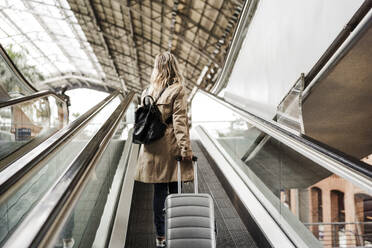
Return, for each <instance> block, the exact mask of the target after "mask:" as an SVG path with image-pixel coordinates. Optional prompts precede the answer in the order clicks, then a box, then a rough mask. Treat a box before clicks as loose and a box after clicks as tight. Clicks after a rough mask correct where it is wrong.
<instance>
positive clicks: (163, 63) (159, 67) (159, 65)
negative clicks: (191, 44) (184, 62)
mask: <svg viewBox="0 0 372 248" xmlns="http://www.w3.org/2000/svg"><path fill="white" fill-rule="evenodd" d="M178 68H179V66H178V62H177V59H176V57H175V56H174V55H173V54H171V53H170V52H163V53H160V54H158V55H157V56H156V57H155V63H154V69H153V71H152V75H151V86H152V88H153V92H155V93H158V92H160V91H161V90H162V89H163V88H165V87H166V86H169V85H171V84H174V83H177V82H178V83H183V77H182V75H181V72H180V71H179V69H178Z"/></svg>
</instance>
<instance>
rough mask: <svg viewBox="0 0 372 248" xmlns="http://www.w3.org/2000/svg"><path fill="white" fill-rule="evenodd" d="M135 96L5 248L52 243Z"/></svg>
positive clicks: (108, 122) (114, 115) (126, 100)
mask: <svg viewBox="0 0 372 248" xmlns="http://www.w3.org/2000/svg"><path fill="white" fill-rule="evenodd" d="M133 97H134V93H133V92H130V93H129V94H128V95H127V96H126V97H125V98H124V99H123V100H122V102H121V103H120V104H119V106H118V107H117V108H116V109H115V111H114V112H113V113H112V114H111V116H110V117H109V118H108V119H107V120H106V121H105V123H104V124H103V125H102V126H101V128H100V129H99V130H98V132H97V133H96V134H95V135H94V137H93V138H91V139H90V141H89V142H88V144H86V145H85V147H84V148H83V150H82V151H81V152H80V153H79V154H78V155H77V156H76V157H75V159H74V160H73V161H72V162H71V163H70V165H69V166H68V168H67V169H66V170H65V172H64V173H63V175H62V176H61V177H59V179H58V181H57V182H56V183H55V184H54V185H53V186H52V187H51V188H50V190H49V191H47V192H46V193H45V195H44V196H43V198H42V199H41V200H40V201H39V202H38V203H37V204H36V205H35V206H34V208H33V209H32V210H31V212H30V213H29V214H28V215H27V216H26V217H25V219H24V220H23V221H22V222H21V223H20V224H19V225H18V226H17V228H16V230H15V231H14V232H13V233H12V234H11V236H10V237H9V239H8V240H7V241H6V242H5V244H4V246H3V247H4V248H10V247H39V246H40V245H41V243H43V245H45V243H44V242H51V241H52V240H53V237H54V236H55V235H57V233H56V230H58V229H59V228H58V227H60V226H61V225H63V223H64V222H65V221H66V220H67V218H68V213H70V212H71V211H72V209H73V208H74V205H75V204H74V203H75V202H76V201H77V198H78V196H79V193H81V190H82V189H83V188H84V186H85V185H86V184H87V183H88V181H89V178H90V176H89V175H90V172H92V171H93V170H94V167H95V165H96V164H97V162H98V160H99V158H100V157H101V156H102V153H103V151H104V150H105V148H106V147H107V145H108V143H109V141H110V139H111V137H112V136H113V134H114V132H115V130H116V127H117V126H118V124H119V122H120V120H121V119H122V117H123V116H124V114H125V113H126V110H127V109H128V106H129V104H130V103H131V102H132V99H133ZM61 217H62V219H63V220H62V221H61V220H60V218H61Z"/></svg>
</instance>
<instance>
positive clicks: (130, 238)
mask: <svg viewBox="0 0 372 248" xmlns="http://www.w3.org/2000/svg"><path fill="white" fill-rule="evenodd" d="M192 147H193V151H194V155H196V156H198V158H199V160H198V166H199V170H198V172H199V192H202V193H208V194H210V195H212V197H213V199H214V204H215V217H216V222H217V230H218V234H217V247H219V248H220V247H221V248H222V247H223V248H238V247H239V248H243V247H244V248H245V247H257V245H256V244H255V243H254V241H253V238H252V236H251V235H250V234H249V232H248V231H247V229H246V228H245V226H244V224H243V223H242V221H241V219H240V218H239V215H238V213H237V212H236V211H235V209H234V207H233V205H232V204H231V202H230V200H229V198H228V196H227V194H226V192H225V191H224V189H223V187H222V185H221V183H220V182H219V181H218V179H217V177H216V175H215V174H214V171H213V170H212V168H211V167H210V165H209V164H208V161H207V159H206V157H205V156H204V154H203V153H202V151H201V150H200V148H199V146H198V144H197V143H196V142H193V143H192ZM192 189H193V185H191V184H190V185H185V186H184V191H186V192H192ZM152 194H153V191H152V185H151V184H143V183H138V182H136V184H135V186H134V194H133V199H132V206H131V214H130V218H129V228H128V233H127V242H126V244H125V247H127V248H129V247H130V248H147V247H155V227H154V224H153V214H152Z"/></svg>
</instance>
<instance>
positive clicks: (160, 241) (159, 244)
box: [156, 238, 165, 248]
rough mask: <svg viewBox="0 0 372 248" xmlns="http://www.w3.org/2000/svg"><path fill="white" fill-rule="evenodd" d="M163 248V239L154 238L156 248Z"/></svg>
mask: <svg viewBox="0 0 372 248" xmlns="http://www.w3.org/2000/svg"><path fill="white" fill-rule="evenodd" d="M158 247H165V238H156V248H158Z"/></svg>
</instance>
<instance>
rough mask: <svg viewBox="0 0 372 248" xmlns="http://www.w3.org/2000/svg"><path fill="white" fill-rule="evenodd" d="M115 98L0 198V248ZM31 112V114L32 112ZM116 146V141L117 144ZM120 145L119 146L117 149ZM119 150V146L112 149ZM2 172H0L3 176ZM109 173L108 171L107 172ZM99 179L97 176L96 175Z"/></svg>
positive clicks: (95, 128) (113, 105) (110, 108)
mask: <svg viewBox="0 0 372 248" xmlns="http://www.w3.org/2000/svg"><path fill="white" fill-rule="evenodd" d="M120 102H121V100H120V98H119V96H117V97H116V98H114V99H113V100H112V101H111V102H110V103H109V104H108V105H107V106H105V107H104V108H103V109H102V110H101V111H100V112H99V113H98V114H97V115H96V116H94V117H93V118H92V119H91V120H90V121H89V123H88V124H87V125H86V126H85V127H83V128H82V129H81V130H79V131H78V132H77V134H75V135H74V136H73V137H72V138H71V139H69V140H68V141H67V142H66V143H65V144H63V146H61V147H60V148H59V149H58V151H57V152H55V153H54V154H53V155H52V156H50V157H49V158H47V159H46V160H45V161H43V162H42V163H41V164H39V165H38V166H37V168H35V169H34V170H33V171H31V172H30V173H29V174H28V175H27V180H23V182H22V183H20V185H18V186H17V188H16V189H13V190H12V193H11V194H10V195H7V196H6V197H5V196H1V197H0V246H1V243H2V242H4V241H5V240H6V238H7V236H8V235H10V234H11V232H12V230H14V229H15V228H16V226H17V224H18V223H20V222H21V221H22V220H23V218H24V217H25V216H26V215H27V213H28V212H29V211H30V210H31V209H32V207H33V206H34V205H35V204H36V203H37V202H38V201H39V200H40V199H41V197H42V196H43V195H44V194H45V192H46V191H47V190H48V189H50V188H51V187H52V186H53V184H54V183H55V182H56V181H57V179H58V178H59V177H60V176H61V175H62V173H63V172H64V171H65V170H66V168H68V166H69V165H70V163H71V162H72V161H73V159H74V158H75V157H76V156H77V155H78V154H79V152H80V151H82V149H83V148H84V146H85V145H86V144H87V143H88V142H89V140H90V139H91V138H92V137H93V136H94V135H95V133H96V132H97V131H98V130H99V128H100V127H101V126H102V125H103V123H104V122H105V121H106V120H107V119H108V118H109V117H110V115H111V114H112V113H113V112H114V110H115V109H116V107H117V106H118V105H119V104H120ZM32 113H33V112H32ZM118 143H120V142H118ZM121 146H122V142H121V143H120V147H121ZM115 147H116V149H119V148H117V147H119V145H117V146H115ZM5 172H6V170H3V171H0V173H5ZM107 173H108V174H110V173H109V172H107ZM96 176H97V177H99V178H101V173H98V172H97V174H96Z"/></svg>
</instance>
